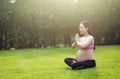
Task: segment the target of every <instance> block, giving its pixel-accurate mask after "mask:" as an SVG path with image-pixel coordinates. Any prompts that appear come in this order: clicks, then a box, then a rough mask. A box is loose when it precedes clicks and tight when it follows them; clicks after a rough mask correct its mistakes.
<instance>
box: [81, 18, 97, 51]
mask: <svg viewBox="0 0 120 79" xmlns="http://www.w3.org/2000/svg"><path fill="white" fill-rule="evenodd" d="M81 23H82V24H83V25H84V26H85V28H88V33H89V34H90V35H92V36H94V35H93V32H92V30H91V27H92V26H91V24H90V23H89V22H88V21H87V20H84V21H81ZM94 50H95V46H94Z"/></svg>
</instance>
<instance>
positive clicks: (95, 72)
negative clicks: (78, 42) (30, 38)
mask: <svg viewBox="0 0 120 79" xmlns="http://www.w3.org/2000/svg"><path fill="white" fill-rule="evenodd" d="M119 50H120V45H118V46H117V45H116V46H97V47H96V50H95V53H94V54H95V59H96V62H97V67H96V68H89V69H82V70H69V69H67V65H66V64H65V63H64V61H63V60H64V58H65V57H75V54H76V51H77V49H71V48H47V49H21V50H15V51H0V79H119V78H120V51H119Z"/></svg>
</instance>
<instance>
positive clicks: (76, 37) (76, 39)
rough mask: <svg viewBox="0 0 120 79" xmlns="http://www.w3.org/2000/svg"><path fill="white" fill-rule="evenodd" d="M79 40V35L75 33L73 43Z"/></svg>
mask: <svg viewBox="0 0 120 79" xmlns="http://www.w3.org/2000/svg"><path fill="white" fill-rule="evenodd" d="M79 39H80V37H79V34H78V33H76V35H75V42H77V41H79Z"/></svg>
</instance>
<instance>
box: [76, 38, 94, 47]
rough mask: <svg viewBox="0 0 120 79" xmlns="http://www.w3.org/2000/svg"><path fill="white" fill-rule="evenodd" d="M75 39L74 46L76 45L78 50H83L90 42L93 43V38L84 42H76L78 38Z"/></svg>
mask: <svg viewBox="0 0 120 79" xmlns="http://www.w3.org/2000/svg"><path fill="white" fill-rule="evenodd" d="M75 39H76V44H77V45H78V47H80V48H85V47H87V46H88V45H90V44H91V42H92V41H93V37H89V38H87V39H86V41H84V42H80V41H79V40H78V37H76V38H75Z"/></svg>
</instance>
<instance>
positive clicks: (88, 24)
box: [81, 20, 93, 35]
mask: <svg viewBox="0 0 120 79" xmlns="http://www.w3.org/2000/svg"><path fill="white" fill-rule="evenodd" d="M81 23H82V24H83V25H84V26H85V28H88V33H89V34H90V35H93V32H92V30H91V24H90V23H89V22H88V21H87V20H84V21H82V22H81Z"/></svg>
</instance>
